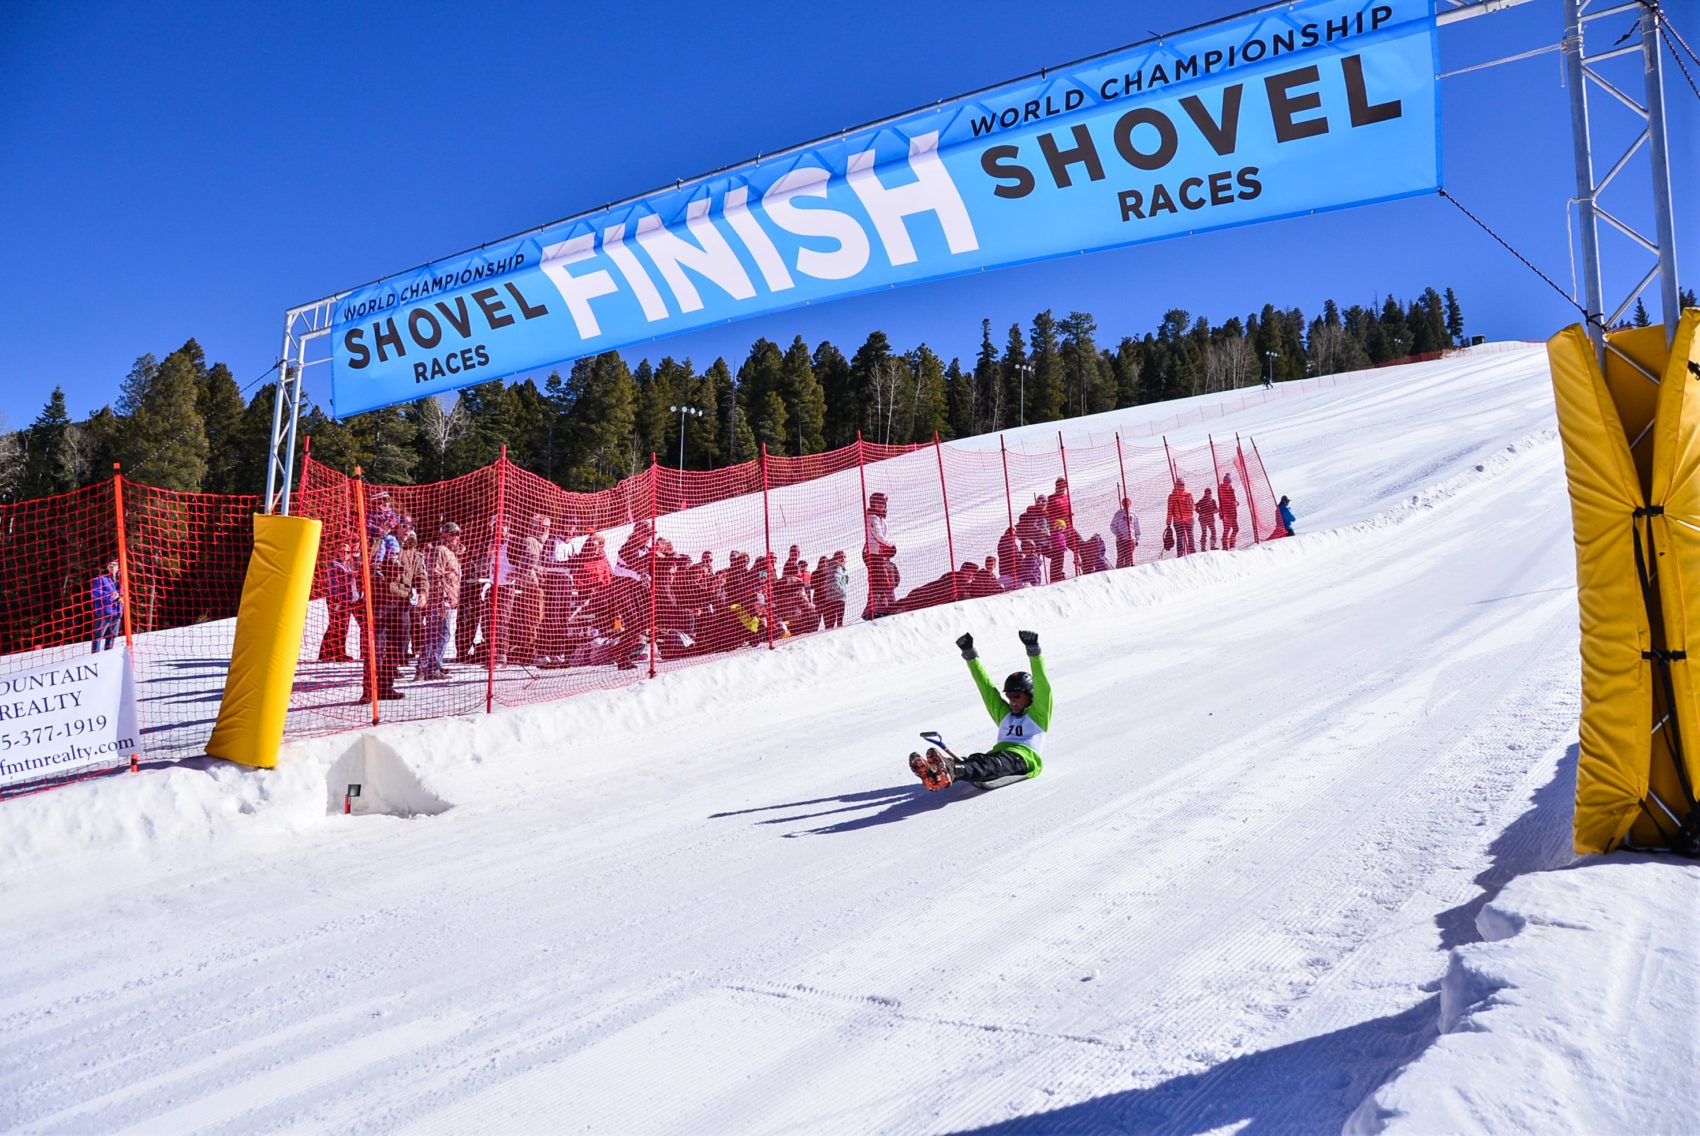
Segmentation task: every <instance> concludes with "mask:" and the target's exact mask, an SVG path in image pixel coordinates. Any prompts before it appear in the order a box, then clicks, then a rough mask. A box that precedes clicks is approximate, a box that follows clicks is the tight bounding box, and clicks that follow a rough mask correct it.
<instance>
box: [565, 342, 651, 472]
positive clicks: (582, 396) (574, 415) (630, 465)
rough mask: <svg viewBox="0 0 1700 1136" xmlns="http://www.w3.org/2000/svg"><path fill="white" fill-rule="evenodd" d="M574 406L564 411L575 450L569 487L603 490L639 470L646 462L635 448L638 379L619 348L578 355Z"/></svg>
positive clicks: (575, 369)
mask: <svg viewBox="0 0 1700 1136" xmlns="http://www.w3.org/2000/svg"><path fill="white" fill-rule="evenodd" d="M568 382H569V384H570V385H571V386H572V388H573V405H572V410H571V411H570V412H569V414H568V423H567V427H568V438H569V441H570V446H571V452H572V454H573V466H572V469H573V471H574V472H573V476H572V479H571V480H572V483H571V484H570V485H569V488H572V489H578V490H581V491H590V490H595V489H605V488H607V487H609V486H611V485H613V484H615V483H616V482H618V481H621V480H623V479H624V478H627V477H630V476H632V475H633V474H635V473H637V472H638V470H639V469H641V468H642V467H643V466H645V465H647V464H648V463H649V455H648V454H647V453H646V454H643V455H642V457H641V458H640V457H639V456H638V454H637V450H636V447H635V439H636V434H635V426H636V421H637V383H636V381H635V380H634V379H633V378H632V372H631V369H630V368H629V367H627V366H626V363H625V360H623V359H621V358H620V355H619V352H617V351H607V352H604V353H602V354H601V355H597V356H596V357H595V358H594V359H589V360H586V359H580V360H579V361H578V362H577V363H575V364H574V365H573V371H572V377H571V379H569V380H568Z"/></svg>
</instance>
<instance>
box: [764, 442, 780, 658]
mask: <svg viewBox="0 0 1700 1136" xmlns="http://www.w3.org/2000/svg"><path fill="white" fill-rule="evenodd" d="M761 531H762V540H763V542H764V543H765V544H766V545H767V559H766V560H764V561H763V562H762V567H763V568H764V569H765V570H766V572H767V649H768V650H769V651H771V650H773V620H774V611H775V609H776V607H777V606H778V605H776V604H775V603H774V602H773V599H774V595H775V594H776V590H775V588H774V586H773V584H774V580H773V522H772V520H771V519H770V518H769V517H768V509H767V443H766V442H763V443H762V444H761Z"/></svg>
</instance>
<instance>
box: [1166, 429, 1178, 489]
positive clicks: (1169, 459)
mask: <svg viewBox="0 0 1700 1136" xmlns="http://www.w3.org/2000/svg"><path fill="white" fill-rule="evenodd" d="M1163 459H1164V460H1165V461H1167V462H1168V463H1169V488H1170V489H1173V488H1174V487H1175V482H1177V481H1179V480H1180V477H1179V475H1177V474H1176V473H1175V455H1173V454H1171V453H1170V452H1169V436H1168V435H1167V434H1164V435H1163Z"/></svg>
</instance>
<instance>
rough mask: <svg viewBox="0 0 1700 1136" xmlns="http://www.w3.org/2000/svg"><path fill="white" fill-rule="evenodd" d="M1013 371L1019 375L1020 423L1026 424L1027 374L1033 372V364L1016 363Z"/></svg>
mask: <svg viewBox="0 0 1700 1136" xmlns="http://www.w3.org/2000/svg"><path fill="white" fill-rule="evenodd" d="M1015 371H1016V373H1017V374H1018V375H1020V376H1021V408H1020V409H1021V424H1022V425H1023V426H1025V425H1027V376H1028V375H1031V374H1032V373H1033V364H1031V363H1017V364H1016V365H1015Z"/></svg>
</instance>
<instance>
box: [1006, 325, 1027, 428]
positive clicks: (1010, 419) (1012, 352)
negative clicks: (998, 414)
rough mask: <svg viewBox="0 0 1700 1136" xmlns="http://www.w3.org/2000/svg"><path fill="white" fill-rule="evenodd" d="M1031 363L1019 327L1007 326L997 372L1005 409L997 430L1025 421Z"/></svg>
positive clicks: (1025, 342)
mask: <svg viewBox="0 0 1700 1136" xmlns="http://www.w3.org/2000/svg"><path fill="white" fill-rule="evenodd" d="M1031 369H1032V363H1031V361H1029V359H1028V358H1027V340H1026V339H1025V338H1024V337H1023V336H1022V334H1021V325H1020V324H1018V323H1012V324H1010V325H1009V337H1008V338H1007V339H1005V340H1004V346H1003V358H1002V359H1001V360H1000V361H999V363H998V370H999V371H1000V372H1002V375H1003V399H1002V404H1003V405H1004V406H1005V407H1007V408H1008V409H1006V410H1005V411H1004V414H1003V419H1002V421H1001V423H1000V424H999V426H998V429H1000V430H1004V429H1008V428H1009V427H1011V426H1019V425H1022V424H1023V423H1025V422H1026V421H1027V410H1028V406H1029V405H1030V403H1029V401H1028V388H1029V387H1030V386H1032V383H1030V382H1029V381H1028V380H1029V379H1031V378H1032V376H1031V375H1030V374H1028V372H1029V371H1030V370H1031Z"/></svg>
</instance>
